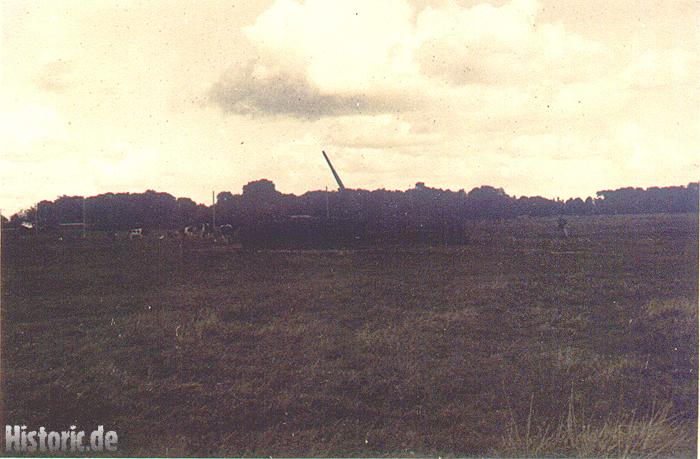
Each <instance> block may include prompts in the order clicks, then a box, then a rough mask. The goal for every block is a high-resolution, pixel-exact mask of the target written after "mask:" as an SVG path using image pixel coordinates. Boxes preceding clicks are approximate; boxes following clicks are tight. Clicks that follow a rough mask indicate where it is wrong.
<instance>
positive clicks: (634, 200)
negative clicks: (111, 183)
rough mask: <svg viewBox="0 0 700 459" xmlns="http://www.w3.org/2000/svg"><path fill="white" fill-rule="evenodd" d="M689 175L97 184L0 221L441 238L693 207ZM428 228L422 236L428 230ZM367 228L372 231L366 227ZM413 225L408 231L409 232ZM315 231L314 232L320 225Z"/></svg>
mask: <svg viewBox="0 0 700 459" xmlns="http://www.w3.org/2000/svg"><path fill="white" fill-rule="evenodd" d="M698 188H699V185H698V183H690V184H688V185H687V186H671V187H663V188H661V187H650V188H646V189H642V188H631V187H628V188H620V189H616V190H603V191H598V192H597V193H596V197H595V198H592V197H588V198H586V199H585V200H584V199H581V198H572V199H567V200H566V201H564V200H559V199H554V200H553V199H547V198H543V197H540V196H535V197H526V196H521V197H515V196H509V195H508V194H507V193H506V192H505V191H504V190H503V189H502V188H495V187H491V186H481V187H477V188H474V189H472V190H471V191H469V192H465V191H464V190H459V191H451V190H442V189H438V188H431V187H428V186H426V185H425V184H424V183H422V182H421V183H417V184H416V185H415V187H413V188H411V189H409V190H406V191H389V190H384V189H380V190H374V191H368V190H362V189H359V190H346V191H344V192H336V191H330V192H329V191H310V192H307V193H304V194H302V195H300V196H297V195H293V194H284V193H280V192H279V191H277V190H276V188H275V185H274V183H273V182H271V181H269V180H266V179H262V180H257V181H254V182H250V183H248V184H247V185H245V186H244V187H243V190H242V193H241V194H233V193H231V192H229V191H223V192H220V193H219V194H218V195H217V196H216V204H215V205H213V206H211V205H210V206H206V205H203V204H197V203H195V202H194V201H193V200H191V199H189V198H183V197H181V198H175V197H174V196H172V195H171V194H168V193H162V192H156V191H153V190H148V191H146V192H144V193H106V194H101V195H97V196H91V197H87V198H83V197H82V196H61V197H59V198H57V199H55V200H53V201H49V200H43V201H41V202H39V203H37V204H36V205H35V206H33V207H32V208H30V209H26V210H23V211H20V212H17V213H16V214H14V215H12V216H11V217H10V218H9V220H8V219H5V218H4V217H3V219H4V221H3V225H4V226H7V227H10V228H13V227H14V228H21V227H30V226H31V227H34V226H38V229H39V231H42V232H51V231H56V230H58V228H59V227H60V226H61V225H65V224H70V223H82V222H83V221H84V222H85V224H86V228H87V230H89V231H121V230H128V229H131V228H144V229H146V230H153V229H161V230H181V229H182V228H184V227H187V226H201V225H216V227H220V226H221V225H231V227H234V228H235V227H240V228H247V229H248V233H250V235H252V236H254V237H259V238H263V237H265V234H267V233H270V232H271V233H270V234H268V237H282V236H283V233H285V232H292V233H293V232H295V231H296V232H297V233H300V234H301V233H304V234H307V236H308V235H310V236H308V237H314V236H313V234H314V231H327V232H331V233H333V234H336V235H337V234H340V233H343V232H347V233H349V234H348V236H347V237H353V236H352V234H356V233H358V232H361V233H362V234H363V237H368V236H367V235H370V236H369V237H382V238H392V237H393V238H395V239H402V238H403V239H405V238H409V239H410V238H411V237H414V238H415V237H418V236H420V235H421V234H422V235H426V234H427V235H429V237H430V238H432V237H434V236H435V234H440V236H439V237H441V238H443V239H444V238H448V239H449V238H450V237H451V236H450V233H451V232H456V233H459V231H460V229H459V228H460V227H461V226H460V225H462V224H463V223H464V222H465V221H468V220H473V219H495V218H513V217H518V216H531V217H543V216H557V215H601V214H605V215H610V214H646V213H682V212H695V213H697V212H698V199H699V197H698ZM431 234H432V236H430V235H431ZM371 235H374V236H371ZM416 235H418V236H416ZM321 236H323V235H321Z"/></svg>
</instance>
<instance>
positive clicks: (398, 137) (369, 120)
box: [324, 115, 442, 151]
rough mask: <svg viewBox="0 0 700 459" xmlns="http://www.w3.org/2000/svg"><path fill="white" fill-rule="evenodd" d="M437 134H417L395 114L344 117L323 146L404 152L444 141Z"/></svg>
mask: <svg viewBox="0 0 700 459" xmlns="http://www.w3.org/2000/svg"><path fill="white" fill-rule="evenodd" d="M441 140H442V139H441V136H440V135H439V134H438V133H434V132H417V131H416V130H415V129H414V127H413V126H412V124H411V123H409V122H407V121H404V120H401V119H399V118H397V117H395V116H392V115H376V116H361V117H355V116H354V117H342V118H338V119H337V120H334V121H333V122H332V123H331V124H330V125H329V126H328V128H327V135H326V136H325V139H324V143H325V144H326V145H333V146H335V147H342V148H350V149H366V150H383V149H392V148H397V149H399V150H402V151H406V150H407V149H411V148H413V147H425V146H426V145H433V144H436V143H439V142H440V141H441Z"/></svg>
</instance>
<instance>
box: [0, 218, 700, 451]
mask: <svg viewBox="0 0 700 459" xmlns="http://www.w3.org/2000/svg"><path fill="white" fill-rule="evenodd" d="M488 225H491V226H490V227H489V226H488ZM571 225H572V228H573V229H576V231H575V232H574V233H575V234H577V235H576V236H574V237H572V238H570V240H567V241H561V240H558V239H555V240H553V239H552V238H551V237H549V236H548V233H547V231H548V229H549V230H551V231H556V219H553V220H552V221H543V220H535V219H533V220H522V221H513V222H505V223H503V224H498V223H495V222H492V223H488V224H487V223H484V224H483V225H482V228H481V229H482V230H483V231H482V233H483V234H482V233H479V234H477V235H475V236H474V237H473V238H472V240H473V242H472V243H471V244H470V245H467V246H464V247H455V248H426V247H423V248H407V249H378V248H374V249H367V250H359V251H354V250H347V251H279V252H274V251H260V252H249V251H241V250H237V249H234V248H231V247H224V246H214V245H208V244H206V243H198V242H196V241H192V242H189V243H188V244H186V245H185V246H184V247H182V249H180V247H178V246H172V245H169V244H168V243H167V242H159V241H147V240H144V241H140V243H138V244H128V243H127V242H128V241H125V242H117V243H114V244H100V243H97V242H92V241H83V242H77V243H73V244H59V243H57V242H55V241H43V242H41V243H39V244H36V243H34V242H33V241H24V242H22V241H17V242H16V243H14V244H7V245H4V246H3V260H2V261H3V270H2V276H3V279H2V281H3V292H2V295H3V298H2V300H3V308H4V310H3V313H4V316H3V319H4V323H3V325H4V327H3V339H4V342H3V357H4V359H5V360H4V362H3V364H4V368H3V370H4V371H3V375H4V382H5V387H4V389H5V395H6V396H5V401H6V406H5V408H6V411H5V415H6V418H7V419H12V420H13V422H16V423H22V424H25V425H27V426H42V425H43V426H45V427H47V428H51V429H56V430H60V429H64V428H66V427H67V426H70V425H79V426H80V427H81V428H86V429H87V428H94V427H92V426H95V425H97V424H103V425H105V427H109V428H110V429H114V430H116V431H117V432H118V433H119V438H120V442H119V448H120V450H119V454H124V455H139V454H141V455H177V456H189V455H193V456H210V455H216V456H221V455H223V456H270V455H273V456H333V455H336V456H337V455H341V456H378V455H380V456H383V455H399V456H412V455H419V456H420V455H431V456H432V455H445V454H449V455H459V456H464V455H470V456H477V455H485V454H490V455H494V454H500V455H523V454H526V455H540V453H541V454H551V455H567V456H578V455H582V454H586V455H588V454H591V455H619V456H624V455H625V454H626V455H628V456H634V455H640V456H641V455H652V454H662V455H674V456H689V455H694V454H695V448H694V446H693V442H694V440H695V432H696V430H697V397H698V378H697V368H698V319H697V308H696V307H694V305H697V300H698V286H697V279H698V245H697V244H698V237H697V216H663V217H657V216H654V217H650V218H643V217H629V218H628V217H614V218H609V219H605V218H599V217H596V218H595V219H593V220H586V219H580V220H578V219H572V222H571ZM552 228H553V230H552ZM573 229H572V232H573ZM551 231H550V232H551ZM516 233H517V234H516ZM513 234H515V235H516V236H517V241H515V242H513V237H512V235H513ZM476 236H479V237H476ZM572 384H573V387H574V389H575V390H574V391H572ZM654 400H656V402H654ZM574 408H575V411H574ZM547 426H549V427H547ZM683 432H687V435H685V434H683ZM684 435H685V436H684Z"/></svg>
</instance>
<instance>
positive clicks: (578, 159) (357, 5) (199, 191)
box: [0, 0, 700, 215]
mask: <svg viewBox="0 0 700 459" xmlns="http://www.w3.org/2000/svg"><path fill="white" fill-rule="evenodd" d="M697 17H700V2H697V1H695V0H677V1H674V0H668V1H666V0H664V1H661V0H644V1H642V0H640V1H624V0H617V1H613V2H610V1H608V0H566V1H562V0H512V1H495V0H494V1H491V2H482V1H472V0H469V1H457V0H454V1H438V0H415V1H410V0H384V1H378V0H337V1H335V0H306V1H301V0H266V1H247V2H235V1H214V0H211V1H199V0H133V1H123V0H92V1H89V2H85V1H82V0H78V1H72V0H62V1H49V0H46V1H32V0H0V33H1V41H0V209H2V212H3V214H4V215H9V214H11V213H14V212H16V211H18V210H20V209H23V208H28V207H30V206H32V205H33V204H34V203H35V202H37V201H39V200H42V199H55V198H56V197H58V196H61V195H88V196H90V195H95V194H99V193H106V192H122V191H129V192H142V191H145V190H147V189H154V190H158V191H165V192H169V193H171V194H173V195H175V196H178V197H179V196H186V197H191V198H192V199H194V200H195V201H197V202H202V203H209V202H210V201H211V192H212V191H214V190H215V191H217V192H218V191H231V192H233V193H239V192H240V191H241V188H242V186H243V185H245V184H246V183H248V182H250V181H253V180H257V179H262V178H266V179H269V180H272V181H273V182H274V183H275V184H276V186H277V189H278V190H280V191H282V192H285V193H295V194H301V193H304V192H305V191H309V190H316V189H324V188H326V187H328V189H334V188H335V182H334V180H333V177H332V175H331V173H330V171H329V170H328V168H327V166H326V164H325V162H324V160H323V157H322V155H321V150H325V151H326V152H328V154H329V156H330V157H331V159H332V160H333V162H334V165H335V167H336V169H337V170H338V172H339V174H340V176H341V177H342V179H343V181H344V183H345V185H346V186H347V187H348V188H364V189H379V188H385V189H401V190H405V189H408V188H411V187H413V186H414V184H415V183H416V182H419V181H420V182H425V183H426V185H427V186H431V187H438V188H444V189H452V190H459V189H465V190H467V191H468V190H470V189H471V188H473V187H476V186H480V185H492V186H496V187H502V188H504V189H505V191H506V192H507V193H508V194H510V195H515V196H521V195H527V196H535V195H540V196H544V197H548V198H555V197H560V198H562V199H565V198H568V197H575V196H578V197H583V198H585V197H587V196H595V192H596V191H598V190H605V189H614V188H619V187H624V186H638V187H649V186H669V185H685V184H687V183H689V182H691V181H697V180H698V171H699V168H698V164H699V162H700V65H699V64H700V62H699V58H700V28H699V27H697Z"/></svg>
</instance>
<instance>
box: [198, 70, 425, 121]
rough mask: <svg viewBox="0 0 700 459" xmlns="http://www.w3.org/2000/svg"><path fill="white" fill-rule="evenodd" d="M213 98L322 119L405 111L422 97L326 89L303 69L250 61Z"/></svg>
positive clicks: (231, 108)
mask: <svg viewBox="0 0 700 459" xmlns="http://www.w3.org/2000/svg"><path fill="white" fill-rule="evenodd" d="M209 101H210V102H212V103H215V104H216V105H218V106H219V107H221V109H222V110H223V111H224V112H228V113H236V114H243V115H253V116H264V115H287V116H291V117H294V118H301V119H311V120H313V119H319V118H322V117H330V116H341V115H350V114H354V115H362V114H373V113H390V112H403V111H408V110H412V109H414V108H416V107H417V106H418V105H419V103H420V102H419V100H418V98H416V97H411V96H409V95H406V94H402V93H398V92H366V93H362V92H354V93H353V92H349V91H348V92H332V93H327V92H323V91H322V90H321V89H320V88H319V87H318V86H316V85H314V84H313V83H312V82H310V81H309V80H308V78H306V77H305V76H304V75H303V74H302V73H300V72H295V73H292V72H290V71H287V70H281V69H270V68H269V67H267V66H265V65H262V64H257V63H255V62H249V63H248V64H246V65H245V66H243V67H241V68H239V69H234V70H231V71H229V72H228V73H226V74H225V75H223V76H222V77H221V79H220V80H219V81H218V82H217V83H216V84H214V86H213V87H212V88H211V90H210V92H209Z"/></svg>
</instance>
